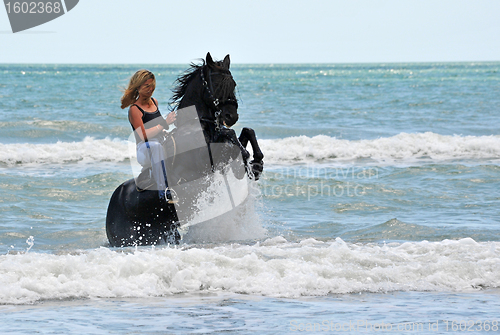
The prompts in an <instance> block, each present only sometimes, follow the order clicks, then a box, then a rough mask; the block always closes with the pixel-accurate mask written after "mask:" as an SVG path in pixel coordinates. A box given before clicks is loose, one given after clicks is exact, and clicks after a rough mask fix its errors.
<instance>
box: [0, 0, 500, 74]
mask: <svg viewBox="0 0 500 335" xmlns="http://www.w3.org/2000/svg"><path fill="white" fill-rule="evenodd" d="M17 1H21V0H17ZM0 45H1V51H0V63H127V64H130V63H145V64H148V63H160V64H172V63H181V64H186V63H189V62H190V61H193V60H195V59H197V58H200V57H203V56H204V55H205V54H206V53H207V51H210V52H211V53H212V55H213V56H214V57H216V58H218V59H221V58H223V57H224V55H226V54H228V53H229V54H231V59H232V62H233V63H359V62H363V63H366V62H432V61H500V1H498V0H345V1H338V0H266V1H263V0H252V1H240V0H231V1H229V0H210V1H207V0H182V1H180V0H178V1H167V0H80V2H79V4H78V5H77V6H76V7H75V8H74V9H73V10H72V11H70V12H68V13H67V14H66V15H64V16H62V17H60V18H58V19H55V20H53V21H51V22H48V23H46V24H44V25H41V26H38V27H35V28H32V29H30V30H27V31H25V32H20V33H16V34H12V32H11V29H10V25H9V22H8V17H7V14H6V11H5V10H3V9H0Z"/></svg>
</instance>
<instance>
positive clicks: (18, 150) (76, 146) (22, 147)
mask: <svg viewBox="0 0 500 335" xmlns="http://www.w3.org/2000/svg"><path fill="white" fill-rule="evenodd" d="M127 159H129V152H128V142H127V141H124V140H119V139H109V138H106V139H95V138H92V137H85V138H84V139H83V141H80V142H61V141H58V142H56V143H48V144H32V143H13V144H1V143H0V164H5V165H7V166H14V165H24V164H33V163H36V164H67V163H75V162H122V161H125V160H127Z"/></svg>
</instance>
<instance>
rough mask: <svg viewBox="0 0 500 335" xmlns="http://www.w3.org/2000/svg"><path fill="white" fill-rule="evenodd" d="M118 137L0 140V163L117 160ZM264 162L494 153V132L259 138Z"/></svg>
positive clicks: (499, 143)
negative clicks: (31, 141) (366, 137)
mask: <svg viewBox="0 0 500 335" xmlns="http://www.w3.org/2000/svg"><path fill="white" fill-rule="evenodd" d="M128 143H129V142H127V141H125V140H118V139H109V138H107V139H94V138H92V137H86V138H85V139H84V140H83V141H81V142H57V143H53V144H29V143H16V144H1V143H0V164H5V165H9V166H12V165H19V164H21V165H22V164H30V163H37V164H60V163H68V162H70V163H71V162H99V161H111V162H121V161H125V160H128V159H129V158H130V155H133V154H134V152H132V151H133V150H132V151H129V147H128ZM259 143H260V145H261V148H262V151H263V152H264V154H265V158H264V161H265V162H266V164H293V163H311V162H312V163H314V162H325V161H335V162H345V161H352V160H356V159H360V158H370V159H373V160H374V161H376V162H388V163H391V162H403V163H404V162H413V161H418V160H431V161H432V160H438V161H439V160H448V159H466V160H467V159H494V160H497V159H500V135H491V136H459V135H454V136H449V135H440V134H435V133H431V132H426V133H414V134H407V133H401V134H398V135H396V136H393V137H386V138H378V139H372V140H357V141H350V140H344V139H337V138H335V137H329V136H325V135H318V136H314V137H307V136H297V137H287V138H283V139H267V140H260V141H259Z"/></svg>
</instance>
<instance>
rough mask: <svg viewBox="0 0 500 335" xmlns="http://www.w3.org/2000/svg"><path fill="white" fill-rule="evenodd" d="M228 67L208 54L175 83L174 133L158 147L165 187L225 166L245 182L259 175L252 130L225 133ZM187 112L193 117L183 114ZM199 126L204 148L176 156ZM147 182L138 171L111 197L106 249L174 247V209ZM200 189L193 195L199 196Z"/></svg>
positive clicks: (232, 107) (231, 95) (234, 107)
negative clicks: (163, 164)
mask: <svg viewBox="0 0 500 335" xmlns="http://www.w3.org/2000/svg"><path fill="white" fill-rule="evenodd" d="M229 67H230V59H229V55H227V56H226V57H225V58H224V60H223V61H214V60H213V59H212V57H211V55H210V53H208V54H207V56H206V61H205V60H203V62H202V64H200V65H196V64H191V68H190V69H188V70H187V71H186V72H185V73H184V74H183V75H182V76H180V77H179V78H178V79H177V81H176V83H177V86H176V88H175V89H174V96H173V98H172V103H174V104H177V107H176V108H175V109H176V110H177V120H176V123H175V125H176V129H174V130H173V131H172V132H171V133H170V134H168V135H166V137H165V141H164V151H165V157H167V158H166V165H167V171H168V172H167V178H168V182H169V186H170V187H172V186H176V187H177V186H178V187H180V189H182V187H183V185H190V184H189V182H190V181H193V180H195V179H200V177H202V176H203V175H208V174H209V173H210V172H214V171H215V170H217V169H223V168H224V166H225V165H228V164H232V165H235V164H240V171H243V173H244V172H245V171H246V173H247V174H248V176H249V178H250V179H255V180H258V179H259V176H260V174H261V173H262V170H263V161H262V159H263V158H264V155H263V154H262V151H261V150H260V148H259V145H258V143H257V138H256V136H255V132H254V131H253V129H250V128H243V129H242V132H241V134H240V136H239V137H237V136H236V133H235V132H234V130H232V129H230V127H231V126H233V125H234V124H235V123H236V122H237V121H238V101H237V99H236V96H235V88H236V83H235V81H234V79H233V77H232V75H231V72H230V70H229ZM192 106H194V108H195V109H196V112H195V113H189V112H187V110H188V108H189V107H191V108H193V107H192ZM200 125H201V130H202V137H204V142H205V143H206V146H204V147H200V148H199V150H182V143H187V141H185V140H186V139H187V140H188V141H189V140H191V137H192V136H193V132H192V129H193V126H194V127H196V126H197V127H200ZM248 143H250V144H251V146H252V151H253V160H252V161H250V162H249V161H248V159H249V156H250V155H249V153H248V152H247V150H246V149H245V148H246V146H247V144H248ZM207 148H208V150H207ZM181 152H182V153H181ZM204 155H205V156H206V157H203V156H204ZM238 157H239V158H241V159H242V161H239V160H238ZM234 170H238V169H234ZM236 174H237V173H236ZM149 176H150V171H149V170H148V169H144V170H143V171H142V173H141V175H140V176H139V177H138V178H137V179H130V180H128V181H126V182H124V183H123V184H121V185H120V186H119V187H118V188H117V189H116V190H115V192H114V193H113V195H112V197H111V200H110V203H109V206H108V212H107V216H106V234H107V236H108V240H109V242H110V245H111V246H133V245H155V244H161V243H178V242H179V240H180V235H179V233H178V231H177V227H178V225H179V218H178V215H177V212H176V207H175V206H174V204H172V203H167V202H165V201H164V200H160V199H158V192H157V191H156V190H149V189H148V188H149V186H151V185H152V184H153V181H152V180H151V178H150V177H149ZM241 177H243V176H239V177H238V178H241ZM205 186H206V185H205ZM186 187H188V186H186ZM203 187H204V186H202V188H201V189H199V190H194V192H200V191H202V190H203ZM191 192H193V190H191ZM181 200H182V199H181Z"/></svg>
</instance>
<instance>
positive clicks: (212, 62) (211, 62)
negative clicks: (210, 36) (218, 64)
mask: <svg viewBox="0 0 500 335" xmlns="http://www.w3.org/2000/svg"><path fill="white" fill-rule="evenodd" d="M214 64H215V63H214V60H213V59H212V55H210V52H207V65H210V66H212V65H214Z"/></svg>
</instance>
